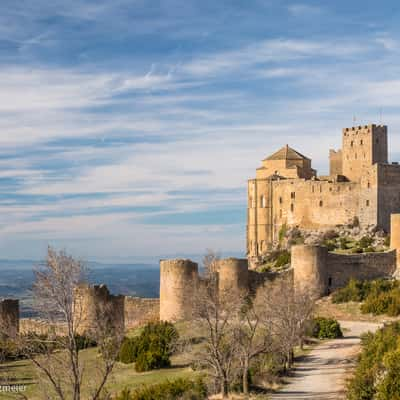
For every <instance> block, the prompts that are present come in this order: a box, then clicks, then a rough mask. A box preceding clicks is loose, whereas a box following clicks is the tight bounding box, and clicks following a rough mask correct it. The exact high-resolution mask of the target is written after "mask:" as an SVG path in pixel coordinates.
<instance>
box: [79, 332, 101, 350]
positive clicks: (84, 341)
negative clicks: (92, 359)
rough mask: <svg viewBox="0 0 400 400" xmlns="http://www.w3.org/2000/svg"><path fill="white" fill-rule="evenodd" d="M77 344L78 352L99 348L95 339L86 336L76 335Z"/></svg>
mask: <svg viewBox="0 0 400 400" xmlns="http://www.w3.org/2000/svg"><path fill="white" fill-rule="evenodd" d="M75 343H76V349H77V350H78V351H79V350H83V349H87V348H89V347H95V346H97V343H96V341H95V340H94V339H91V338H90V337H88V336H85V335H75Z"/></svg>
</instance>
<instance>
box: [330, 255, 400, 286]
mask: <svg viewBox="0 0 400 400" xmlns="http://www.w3.org/2000/svg"><path fill="white" fill-rule="evenodd" d="M395 270H396V251H395V250H392V251H388V252H382V253H363V254H336V253H328V257H327V266H326V272H327V279H328V282H327V283H328V286H329V289H330V290H333V289H336V288H339V287H343V286H345V285H346V284H347V283H348V281H349V280H350V278H355V279H360V280H371V279H376V278H382V277H389V276H391V275H392V274H393V273H394V272H395Z"/></svg>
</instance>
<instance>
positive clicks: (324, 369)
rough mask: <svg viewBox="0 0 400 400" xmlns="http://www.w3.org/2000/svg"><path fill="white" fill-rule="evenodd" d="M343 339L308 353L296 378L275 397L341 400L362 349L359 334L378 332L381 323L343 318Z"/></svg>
mask: <svg viewBox="0 0 400 400" xmlns="http://www.w3.org/2000/svg"><path fill="white" fill-rule="evenodd" d="M341 326H342V328H345V330H346V331H345V332H344V338H343V339H335V340H330V341H327V342H324V343H322V344H320V345H318V346H317V347H316V348H315V349H313V350H312V351H311V352H310V354H308V355H307V356H305V357H304V358H303V360H302V361H301V362H299V363H298V364H297V365H296V368H295V369H294V371H293V372H294V375H293V378H290V381H289V383H288V384H287V385H285V386H284V387H283V388H282V390H280V391H279V392H277V393H275V394H273V395H271V396H270V398H271V399H272V400H286V399H287V400H293V399H296V400H305V399H307V400H309V399H313V400H339V399H342V398H343V389H344V381H345V378H346V372H347V371H348V368H349V366H350V365H351V362H352V360H353V358H354V355H355V354H356V352H357V351H358V349H359V342H360V335H361V334H362V333H364V332H367V331H375V330H376V329H377V328H378V327H379V324H377V323H371V322H353V321H342V322H341Z"/></svg>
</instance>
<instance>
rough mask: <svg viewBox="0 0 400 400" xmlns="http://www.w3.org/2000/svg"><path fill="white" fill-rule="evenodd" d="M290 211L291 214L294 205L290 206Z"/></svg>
mask: <svg viewBox="0 0 400 400" xmlns="http://www.w3.org/2000/svg"><path fill="white" fill-rule="evenodd" d="M290 211H291V212H293V211H294V205H293V204H291V205H290Z"/></svg>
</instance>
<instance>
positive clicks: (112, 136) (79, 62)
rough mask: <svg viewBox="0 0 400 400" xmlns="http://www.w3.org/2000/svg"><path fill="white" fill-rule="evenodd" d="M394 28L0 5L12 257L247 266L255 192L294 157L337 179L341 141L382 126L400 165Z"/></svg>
mask: <svg viewBox="0 0 400 400" xmlns="http://www.w3.org/2000/svg"><path fill="white" fill-rule="evenodd" d="M399 17H400V4H399V3H398V2H396V1H384V2H376V1H365V0H364V1H351V2H349V1H341V0H337V1H319V2H317V1H306V2H292V1H273V0H271V1H268V0H265V1H262V0H248V1H225V0H219V1H215V0H213V1H208V0H202V1H191V0H182V1H178V0H163V1H141V0H129V1H128V0H113V1H109V0H107V1H105V0H97V1H83V0H69V1H64V0H52V1H49V0H20V1H15V0H2V1H1V3H0V167H1V168H0V212H1V215H2V217H1V223H0V254H1V258H42V257H43V256H44V254H45V251H46V246H47V245H48V244H52V245H54V246H57V247H63V248H66V249H67V250H68V251H70V252H71V253H73V254H74V255H77V256H79V257H83V258H86V259H91V260H107V261H110V260H116V261H120V260H124V261H132V262H134V261H137V260H155V259H157V258H158V257H168V256H177V255H192V254H202V253H203V252H204V251H205V249H206V248H212V249H215V250H217V251H220V252H223V253H225V254H240V253H241V252H243V251H244V248H245V224H246V180H247V179H248V178H250V177H252V176H253V175H254V173H255V168H256V167H258V166H259V164H260V160H261V159H263V158H264V157H265V156H266V155H268V154H270V153H272V152H273V151H275V150H276V149H277V148H279V147H281V146H282V145H284V144H285V143H289V144H291V145H292V146H293V147H294V148H296V149H298V150H299V151H300V152H302V153H304V154H306V155H308V156H309V157H311V158H312V159H313V164H314V167H316V168H318V169H319V171H320V172H321V173H325V172H327V157H328V150H329V148H337V147H339V146H340V134H341V128H342V127H346V126H351V125H352V121H353V117H354V116H355V118H356V121H357V124H358V123H360V124H361V123H362V124H364V123H370V122H377V123H379V122H380V114H382V121H383V122H384V123H386V124H387V125H388V126H389V134H390V145H391V158H392V160H396V157H397V156H400V136H399V133H400V113H399V111H400V110H399V108H400V67H399V65H400V31H399V30H400V28H399V23H398V21H399ZM380 110H382V112H380ZM398 158H400V157H397V159H398Z"/></svg>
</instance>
